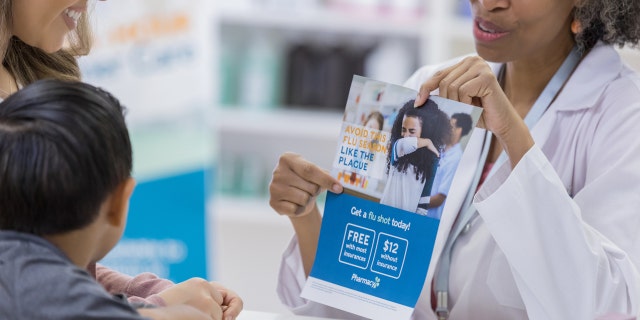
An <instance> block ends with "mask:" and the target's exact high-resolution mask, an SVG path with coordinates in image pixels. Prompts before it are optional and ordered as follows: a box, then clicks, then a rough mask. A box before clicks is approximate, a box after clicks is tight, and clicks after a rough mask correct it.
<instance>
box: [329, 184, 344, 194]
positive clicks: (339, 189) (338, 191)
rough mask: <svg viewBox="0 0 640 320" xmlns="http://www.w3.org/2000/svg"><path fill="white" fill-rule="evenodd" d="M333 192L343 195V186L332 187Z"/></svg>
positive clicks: (335, 185)
mask: <svg viewBox="0 0 640 320" xmlns="http://www.w3.org/2000/svg"><path fill="white" fill-rule="evenodd" d="M331 191H332V192H333V193H341V192H342V186H341V185H340V184H337V183H336V184H334V185H333V186H331Z"/></svg>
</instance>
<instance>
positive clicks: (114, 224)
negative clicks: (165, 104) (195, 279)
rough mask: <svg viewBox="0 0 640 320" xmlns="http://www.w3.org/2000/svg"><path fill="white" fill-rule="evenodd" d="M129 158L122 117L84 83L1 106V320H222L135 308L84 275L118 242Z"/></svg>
mask: <svg viewBox="0 0 640 320" xmlns="http://www.w3.org/2000/svg"><path fill="white" fill-rule="evenodd" d="M131 167H132V152H131V143H130V140H129V134H128V131H127V128H126V125H125V121H124V117H123V108H122V107H121V106H120V104H119V102H118V101H117V100H116V99H115V98H114V97H113V96H111V95H110V94H109V93H107V92H105V91H102V90H100V89H98V88H95V87H93V86H91V85H88V84H83V83H79V82H63V81H59V80H41V81H38V82H35V83H33V84H31V85H29V86H27V87H25V88H24V89H22V90H20V91H18V92H17V93H15V94H13V95H12V96H10V97H8V98H7V99H6V100H4V101H3V102H2V103H0V270H2V272H0V318H1V319H143V316H147V317H151V318H153V319H160V318H162V319H166V318H180V319H221V317H222V310H221V307H220V305H221V304H222V296H221V294H220V293H219V292H216V290H211V293H210V294H211V297H212V300H215V303H210V304H208V306H206V307H203V308H199V309H196V308H194V307H191V306H188V305H186V304H185V305H172V306H168V307H163V308H146V307H145V306H138V307H139V308H137V309H136V308H134V307H133V306H131V305H130V304H129V303H128V302H127V301H126V299H124V297H118V296H112V295H110V294H108V293H107V292H106V291H105V290H104V289H103V288H102V287H101V286H100V285H99V284H98V283H97V282H96V281H95V280H94V279H93V278H92V277H91V276H90V275H89V273H88V272H87V271H86V269H85V268H86V266H87V265H89V264H90V263H94V262H96V261H98V260H100V259H101V258H102V257H104V256H105V255H106V254H107V253H108V252H109V251H110V250H111V249H112V248H113V246H115V244H116V243H117V242H118V240H119V239H120V237H121V236H122V232H123V230H124V227H125V223H126V218H127V210H128V204H129V197H130V196H131V193H132V192H133V188H134V185H135V181H134V180H133V179H132V178H131Z"/></svg>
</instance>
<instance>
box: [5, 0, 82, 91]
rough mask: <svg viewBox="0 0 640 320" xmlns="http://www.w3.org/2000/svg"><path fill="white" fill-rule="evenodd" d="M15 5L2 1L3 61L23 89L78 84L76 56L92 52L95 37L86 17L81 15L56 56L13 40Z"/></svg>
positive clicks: (15, 39)
mask: <svg viewBox="0 0 640 320" xmlns="http://www.w3.org/2000/svg"><path fill="white" fill-rule="evenodd" d="M13 1H14V0H0V57H2V65H3V66H4V67H5V68H6V69H7V70H9V72H10V73H11V75H13V77H14V78H15V79H16V82H17V84H18V85H20V86H26V85H28V84H30V83H32V82H34V81H36V80H39V79H45V78H54V79H61V80H79V79H80V68H79V67H78V63H77V61H76V57H77V56H81V55H86V54H88V53H89V50H90V48H91V41H92V35H91V30H90V27H89V19H88V17H87V14H86V13H85V14H82V15H81V16H80V19H79V20H78V26H77V28H76V29H75V30H74V31H73V32H71V33H70V34H69V37H68V45H67V46H66V47H65V48H63V49H62V50H59V51H57V52H54V53H47V52H45V51H43V50H40V49H38V48H35V47H32V46H30V45H28V44H26V43H24V42H23V41H22V40H20V39H18V38H17V37H15V36H12V34H13V32H12V30H11V28H12V25H13V16H12V13H13V9H12V8H13Z"/></svg>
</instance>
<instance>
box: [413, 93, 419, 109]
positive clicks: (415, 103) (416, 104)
mask: <svg viewBox="0 0 640 320" xmlns="http://www.w3.org/2000/svg"><path fill="white" fill-rule="evenodd" d="M418 101H420V94H419V93H418V95H417V96H416V100H415V101H414V102H413V107H414V108H416V107H418Z"/></svg>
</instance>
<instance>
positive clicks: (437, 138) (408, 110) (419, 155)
mask: <svg viewBox="0 0 640 320" xmlns="http://www.w3.org/2000/svg"><path fill="white" fill-rule="evenodd" d="M413 103H414V100H409V101H408V102H407V103H405V104H404V105H403V106H402V108H400V110H399V111H398V115H397V116H396V119H395V120H394V122H393V127H392V128H391V139H390V140H389V146H390V147H389V154H388V155H387V172H389V169H390V168H391V157H392V154H391V150H392V148H391V146H393V145H394V144H395V143H396V141H398V139H400V138H402V121H403V120H404V118H405V117H415V118H418V119H420V124H421V126H422V131H421V134H420V138H428V139H431V142H433V145H434V146H435V147H436V148H437V149H438V150H442V149H443V148H444V146H445V144H446V142H447V141H448V140H449V136H450V135H451V123H450V121H449V116H448V115H447V114H446V113H444V112H443V111H442V110H440V109H439V108H438V105H437V104H436V103H435V102H434V101H433V100H431V99H429V100H427V102H426V103H425V104H424V105H422V106H421V107H420V108H415V107H414V106H413ZM436 161H438V156H436V154H435V153H433V152H432V151H431V150H429V149H427V148H419V149H418V150H416V151H415V152H412V153H410V154H407V155H404V156H402V157H400V158H399V159H398V161H397V162H396V163H395V164H394V166H395V167H396V169H397V170H398V171H399V172H402V173H406V172H407V169H408V168H409V165H410V164H412V165H413V166H414V169H415V174H416V180H418V179H421V181H422V182H425V181H426V180H427V177H431V175H432V174H433V171H434V167H435V164H436Z"/></svg>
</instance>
